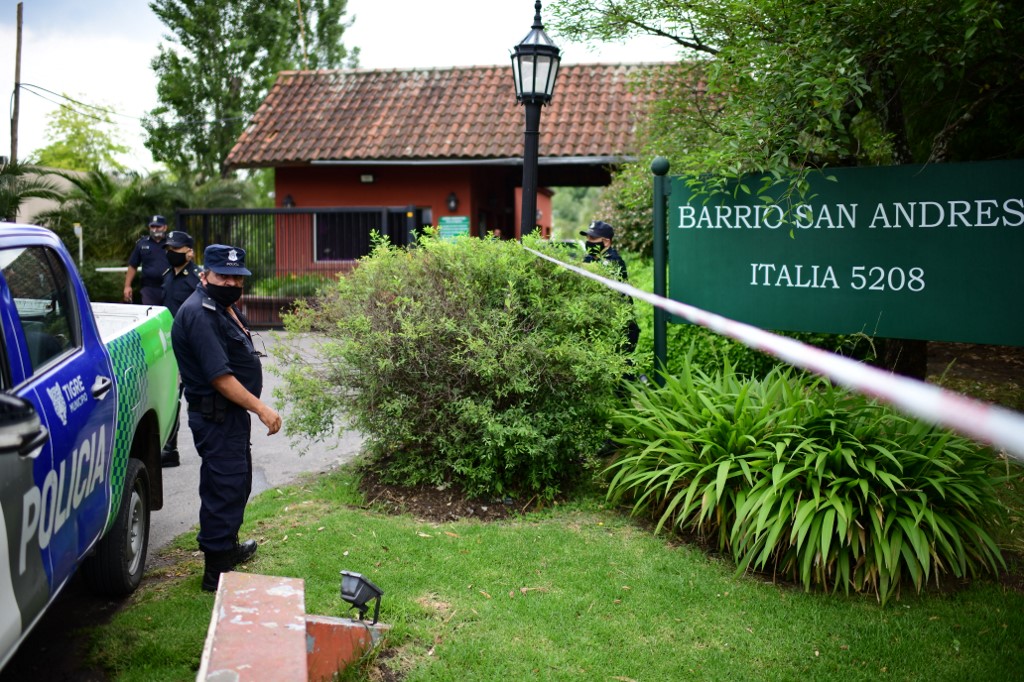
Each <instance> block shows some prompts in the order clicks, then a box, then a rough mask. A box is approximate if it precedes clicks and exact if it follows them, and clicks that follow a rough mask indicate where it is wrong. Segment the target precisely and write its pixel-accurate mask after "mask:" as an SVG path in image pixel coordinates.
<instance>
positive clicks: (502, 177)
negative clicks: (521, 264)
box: [227, 64, 665, 258]
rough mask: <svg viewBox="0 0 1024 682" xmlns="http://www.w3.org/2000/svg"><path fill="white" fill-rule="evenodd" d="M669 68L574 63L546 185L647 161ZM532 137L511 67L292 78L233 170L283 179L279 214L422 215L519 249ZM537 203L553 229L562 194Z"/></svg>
mask: <svg viewBox="0 0 1024 682" xmlns="http://www.w3.org/2000/svg"><path fill="white" fill-rule="evenodd" d="M664 66H665V65H662V64H571V65H563V66H562V67H561V69H560V70H559V73H558V79H557V81H556V84H555V93H554V97H553V100H552V102H551V104H550V105H548V106H546V107H545V108H544V111H543V114H542V117H541V125H540V140H539V147H540V151H539V168H538V176H539V177H538V186H539V187H541V188H548V187H559V186H603V185H607V184H608V183H609V182H610V178H611V175H610V173H611V169H613V168H614V167H615V166H617V165H619V164H621V163H622V162H624V161H626V160H630V159H632V158H634V154H635V150H634V146H633V141H634V135H635V132H636V128H637V124H638V122H639V121H640V119H641V118H643V116H644V115H645V112H646V105H647V104H648V103H649V102H650V101H651V99H653V97H654V95H653V94H652V93H650V92H647V91H645V90H643V89H638V88H636V87H635V86H634V84H635V82H636V81H637V78H638V77H639V76H641V75H642V74H643V73H644V72H645V71H647V70H649V69H652V68H664ZM524 126H525V124H524V113H523V108H522V107H520V106H519V105H518V104H517V102H516V98H515V88H514V87H513V83H512V69H511V68H510V67H509V66H474V67H455V68H447V69H440V68H429V69H393V70H361V69H357V70H326V71H286V72H282V73H281V74H279V76H278V79H277V81H276V83H275V84H274V85H273V87H272V88H271V89H270V92H269V93H268V95H267V97H266V99H265V100H264V102H263V104H262V105H261V106H260V108H259V110H258V111H257V112H256V114H255V116H254V117H253V120H252V123H251V124H250V125H249V126H248V128H247V129H246V130H245V132H244V133H243V134H242V136H241V137H240V138H239V139H238V142H237V143H236V144H235V146H234V148H233V149H232V151H231V153H230V155H229V156H228V158H227V166H228V167H229V168H233V169H244V168H273V169H274V170H275V195H276V197H277V199H276V202H277V204H278V206H282V207H292V206H294V207H302V208H310V207H335V208H338V207H363V208H374V209H376V208H386V209H387V210H388V211H389V212H391V213H394V214H395V216H396V218H395V222H396V224H397V223H399V222H400V221H401V218H403V217H406V216H409V214H412V216H413V219H414V221H415V222H416V223H417V225H418V226H421V225H434V226H438V225H444V224H446V223H447V224H459V222H460V221H461V224H462V225H464V226H468V229H469V232H470V233H471V234H473V235H478V236H482V235H485V234H500V235H501V236H503V237H506V238H509V237H516V236H518V234H517V233H518V230H519V225H520V220H519V215H518V213H519V210H520V205H521V201H520V195H521V186H522V175H523V170H522V168H523V162H522V155H523V137H524ZM538 194H539V196H538V202H537V206H538V217H537V223H538V225H539V226H540V227H541V229H542V230H545V231H546V230H549V229H550V227H551V199H550V197H551V192H550V191H549V190H547V189H541V190H540V191H539V193H538ZM335 222H337V221H335ZM339 229H340V228H339ZM325 238H326V235H325ZM321 241H324V240H323V239H322V240H321ZM337 251H338V249H335V252H337ZM310 255H312V256H313V257H314V258H321V257H323V256H324V255H325V254H323V253H320V254H317V253H313V254H310Z"/></svg>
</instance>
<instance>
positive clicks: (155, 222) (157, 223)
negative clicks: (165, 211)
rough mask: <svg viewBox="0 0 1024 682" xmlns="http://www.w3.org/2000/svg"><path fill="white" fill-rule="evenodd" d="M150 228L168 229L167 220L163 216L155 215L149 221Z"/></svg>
mask: <svg viewBox="0 0 1024 682" xmlns="http://www.w3.org/2000/svg"><path fill="white" fill-rule="evenodd" d="M149 226H150V227H167V218H165V217H163V216H162V215H155V216H153V217H152V218H150V219H149Z"/></svg>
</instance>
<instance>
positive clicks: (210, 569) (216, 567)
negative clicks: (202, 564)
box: [203, 549, 235, 592]
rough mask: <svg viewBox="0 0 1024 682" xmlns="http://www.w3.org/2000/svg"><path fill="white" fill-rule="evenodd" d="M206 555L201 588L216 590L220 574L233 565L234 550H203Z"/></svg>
mask: <svg viewBox="0 0 1024 682" xmlns="http://www.w3.org/2000/svg"><path fill="white" fill-rule="evenodd" d="M204 554H205V555H206V570H205V571H204V572H203V590H204V591H206V592H216V591H217V585H218V583H220V574H221V573H227V572H228V571H230V570H231V569H232V568H234V567H235V564H234V558H235V550H233V549H229V550H228V551H226V552H204Z"/></svg>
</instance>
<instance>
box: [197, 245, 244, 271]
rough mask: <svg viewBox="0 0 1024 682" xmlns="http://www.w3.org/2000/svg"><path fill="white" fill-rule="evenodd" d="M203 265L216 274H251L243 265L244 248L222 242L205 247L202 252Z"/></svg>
mask: <svg viewBox="0 0 1024 682" xmlns="http://www.w3.org/2000/svg"><path fill="white" fill-rule="evenodd" d="M203 267H205V268H206V269H207V270H212V271H214V272H216V273H217V274H218V275H227V276H229V277H231V276H235V275H241V276H243V277H248V276H249V275H251V274H252V273H251V272H249V271H248V270H247V269H246V267H245V249H241V248H239V247H237V246H225V245H224V244H210V245H209V246H207V247H206V251H204V252H203Z"/></svg>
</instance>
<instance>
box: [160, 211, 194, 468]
mask: <svg viewBox="0 0 1024 682" xmlns="http://www.w3.org/2000/svg"><path fill="white" fill-rule="evenodd" d="M193 244H194V242H193V240H192V235H190V234H189V233H188V232H182V231H181V230H175V231H173V232H168V233H167V239H166V240H165V241H164V250H165V251H166V252H167V261H168V262H169V263H170V264H171V266H170V267H169V268H167V270H166V272H164V285H163V290H164V305H165V306H167V309H168V310H170V311H171V315H177V314H178V308H180V307H181V304H182V303H184V302H185V300H186V299H188V297H189V296H191V295H192V292H193V291H195V290H196V287H197V286H199V270H198V269H197V268H196V265H195V263H193V262H192V260H193V253H192V245H193ZM182 389H183V385H182V384H181V382H180V381H179V382H178V402H181V395H182ZM179 412H180V410H179ZM178 426H179V424H178V413H175V415H174V425H173V426H172V427H171V435H170V437H169V438H168V439H167V444H166V445H164V450H163V452H161V453H160V466H162V467H176V466H178V465H180V464H181V457H180V455H179V454H178Z"/></svg>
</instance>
